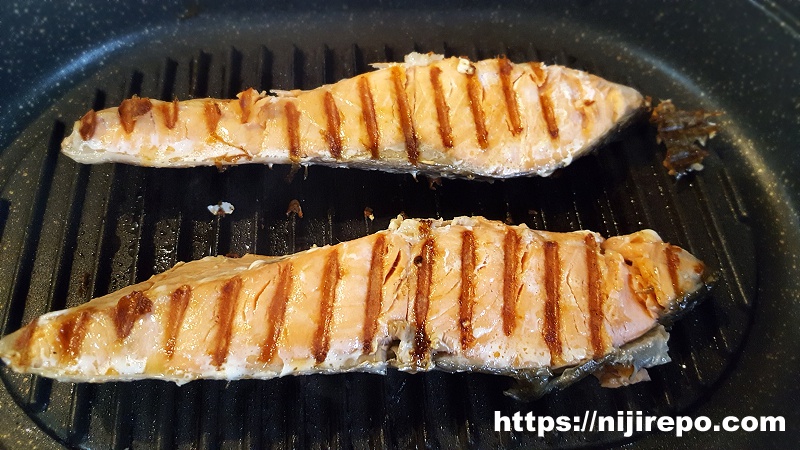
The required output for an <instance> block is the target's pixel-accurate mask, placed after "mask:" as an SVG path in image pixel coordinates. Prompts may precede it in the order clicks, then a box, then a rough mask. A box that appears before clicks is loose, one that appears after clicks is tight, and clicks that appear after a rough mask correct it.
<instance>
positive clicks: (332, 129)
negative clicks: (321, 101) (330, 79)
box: [325, 91, 342, 159]
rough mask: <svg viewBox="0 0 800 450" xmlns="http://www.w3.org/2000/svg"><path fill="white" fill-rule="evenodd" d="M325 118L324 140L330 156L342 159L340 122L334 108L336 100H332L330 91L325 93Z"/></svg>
mask: <svg viewBox="0 0 800 450" xmlns="http://www.w3.org/2000/svg"><path fill="white" fill-rule="evenodd" d="M325 116H327V119H328V129H327V132H326V133H325V138H326V139H327V141H328V147H329V148H330V152H331V156H332V157H334V158H336V159H339V158H341V157H342V137H341V120H340V118H339V108H337V107H336V100H334V98H333V94H332V93H331V91H325Z"/></svg>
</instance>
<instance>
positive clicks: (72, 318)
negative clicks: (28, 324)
mask: <svg viewBox="0 0 800 450" xmlns="http://www.w3.org/2000/svg"><path fill="white" fill-rule="evenodd" d="M93 313H94V309H91V308H83V309H81V310H79V311H75V312H73V313H71V314H70V315H69V316H67V318H66V319H64V322H62V323H61V326H60V327H59V328H58V337H57V340H58V346H59V349H60V350H61V362H62V363H65V362H71V361H73V360H74V359H75V358H76V357H77V356H78V354H79V353H80V351H81V345H83V338H84V337H86V328H87V327H88V326H89V321H90V320H91V318H92V314H93Z"/></svg>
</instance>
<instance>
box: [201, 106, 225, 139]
mask: <svg viewBox="0 0 800 450" xmlns="http://www.w3.org/2000/svg"><path fill="white" fill-rule="evenodd" d="M203 117H204V118H205V120H206V130H207V131H208V134H210V135H212V136H216V135H217V125H218V124H219V119H221V118H222V110H220V109H219V105H218V104H217V102H215V101H213V100H209V101H207V102H205V103H204V104H203Z"/></svg>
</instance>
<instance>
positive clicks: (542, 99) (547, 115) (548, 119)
mask: <svg viewBox="0 0 800 450" xmlns="http://www.w3.org/2000/svg"><path fill="white" fill-rule="evenodd" d="M539 104H541V105H542V116H543V117H544V122H545V123H546V124H547V132H548V133H550V137H551V138H552V139H557V138H558V123H557V122H556V112H555V110H554V109H553V101H552V100H551V99H550V97H549V96H548V95H547V90H546V89H545V87H544V86H543V87H541V88H540V89H539Z"/></svg>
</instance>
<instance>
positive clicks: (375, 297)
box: [363, 234, 399, 355]
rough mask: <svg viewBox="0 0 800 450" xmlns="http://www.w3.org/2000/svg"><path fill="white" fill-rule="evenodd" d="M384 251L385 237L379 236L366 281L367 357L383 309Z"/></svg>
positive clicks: (365, 324)
mask: <svg viewBox="0 0 800 450" xmlns="http://www.w3.org/2000/svg"><path fill="white" fill-rule="evenodd" d="M386 251H387V246H386V236H384V235H383V234H379V235H378V238H377V239H376V240H375V243H374V244H373V245H372V258H371V260H370V264H369V279H368V280H367V301H366V305H365V306H364V332H363V333H364V334H363V336H364V337H363V339H364V340H363V349H364V353H365V354H367V355H368V354H371V353H372V350H373V349H372V340H373V338H374V337H375V332H376V331H377V329H378V317H379V316H380V313H381V308H382V307H383V260H384V259H385V258H386ZM398 256H399V253H398Z"/></svg>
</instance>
